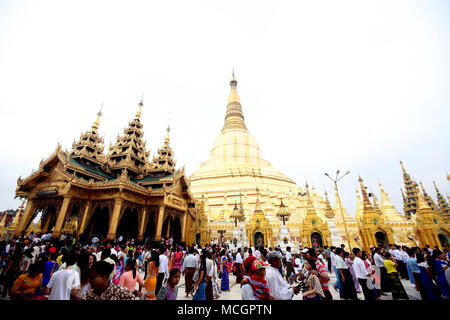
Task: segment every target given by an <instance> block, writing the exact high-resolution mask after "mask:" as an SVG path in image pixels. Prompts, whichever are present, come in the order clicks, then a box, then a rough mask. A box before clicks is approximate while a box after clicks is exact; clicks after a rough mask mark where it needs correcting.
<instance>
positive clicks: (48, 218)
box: [42, 209, 55, 234]
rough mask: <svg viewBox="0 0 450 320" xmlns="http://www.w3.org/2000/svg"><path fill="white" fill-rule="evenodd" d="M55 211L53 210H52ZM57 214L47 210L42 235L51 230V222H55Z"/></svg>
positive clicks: (43, 220)
mask: <svg viewBox="0 0 450 320" xmlns="http://www.w3.org/2000/svg"><path fill="white" fill-rule="evenodd" d="M52 210H53V209H52ZM54 215H55V212H53V211H50V210H48V209H47V210H46V213H45V217H44V219H42V234H46V233H47V232H48V230H49V228H50V222H51V221H52V220H53V216H54Z"/></svg>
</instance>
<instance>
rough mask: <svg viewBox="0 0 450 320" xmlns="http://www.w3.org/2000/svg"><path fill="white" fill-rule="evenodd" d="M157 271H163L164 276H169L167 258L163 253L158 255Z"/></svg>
mask: <svg viewBox="0 0 450 320" xmlns="http://www.w3.org/2000/svg"><path fill="white" fill-rule="evenodd" d="M158 273H164V274H165V278H169V259H168V258H167V257H166V256H165V255H163V254H160V255H159V270H158Z"/></svg>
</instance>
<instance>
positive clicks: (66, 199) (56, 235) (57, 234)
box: [52, 194, 72, 238]
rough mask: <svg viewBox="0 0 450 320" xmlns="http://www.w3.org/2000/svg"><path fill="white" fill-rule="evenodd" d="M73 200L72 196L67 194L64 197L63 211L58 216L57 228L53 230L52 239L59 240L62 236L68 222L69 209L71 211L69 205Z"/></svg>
mask: <svg viewBox="0 0 450 320" xmlns="http://www.w3.org/2000/svg"><path fill="white" fill-rule="evenodd" d="M71 200H72V196H70V195H67V194H66V195H65V196H64V200H63V203H62V206H61V210H59V213H58V216H57V217H56V223H55V228H54V230H53V234H52V238H59V237H60V236H61V231H62V228H63V226H64V222H65V221H66V216H67V209H69V204H70V201H71Z"/></svg>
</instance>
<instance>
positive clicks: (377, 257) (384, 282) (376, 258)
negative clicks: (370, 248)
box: [373, 247, 391, 295]
mask: <svg viewBox="0 0 450 320" xmlns="http://www.w3.org/2000/svg"><path fill="white" fill-rule="evenodd" d="M373 262H374V263H375V266H376V267H377V268H379V269H380V278H381V279H380V281H381V294H382V295H386V294H385V292H390V291H391V289H390V286H389V278H388V275H387V270H386V266H385V265H384V258H383V256H382V255H381V248H379V247H378V248H376V249H375V254H374V255H373Z"/></svg>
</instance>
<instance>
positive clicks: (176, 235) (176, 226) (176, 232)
mask: <svg viewBox="0 0 450 320" xmlns="http://www.w3.org/2000/svg"><path fill="white" fill-rule="evenodd" d="M172 237H173V243H176V244H180V243H181V222H180V218H179V217H176V218H175V220H174V221H173V233H172Z"/></svg>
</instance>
